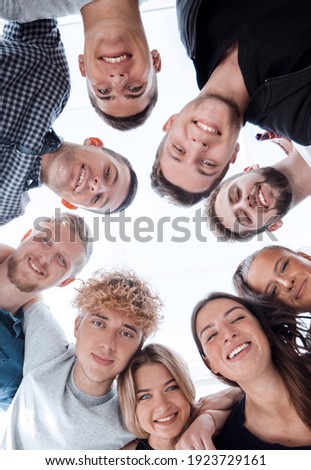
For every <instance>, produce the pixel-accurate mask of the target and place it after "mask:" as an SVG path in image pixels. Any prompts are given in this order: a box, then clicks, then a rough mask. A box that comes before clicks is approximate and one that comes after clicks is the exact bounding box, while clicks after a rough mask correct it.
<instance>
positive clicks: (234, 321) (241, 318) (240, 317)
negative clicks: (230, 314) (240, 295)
mask: <svg viewBox="0 0 311 470" xmlns="http://www.w3.org/2000/svg"><path fill="white" fill-rule="evenodd" d="M243 318H245V316H244V315H240V316H239V317H236V318H234V319H233V320H232V321H231V323H237V322H239V321H240V320H243Z"/></svg>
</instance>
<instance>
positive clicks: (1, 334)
mask: <svg viewBox="0 0 311 470" xmlns="http://www.w3.org/2000/svg"><path fill="white" fill-rule="evenodd" d="M23 317H24V314H23V309H22V308H20V309H19V310H18V311H17V313H16V314H15V315H14V316H13V315H11V314H10V313H9V312H6V311H5V310H3V309H0V408H2V409H3V410H7V409H8V407H9V404H10V403H11V401H12V400H13V398H14V395H15V393H16V391H17V389H18V387H19V384H20V382H21V380H22V378H23V363H24V346H25V336H24V333H23V327H22V322H23Z"/></svg>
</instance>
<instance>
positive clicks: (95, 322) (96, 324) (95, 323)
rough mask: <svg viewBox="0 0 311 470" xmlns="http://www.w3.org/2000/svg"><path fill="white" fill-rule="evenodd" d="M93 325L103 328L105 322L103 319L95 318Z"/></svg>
mask: <svg viewBox="0 0 311 470" xmlns="http://www.w3.org/2000/svg"><path fill="white" fill-rule="evenodd" d="M92 323H93V325H94V326H96V327H98V328H103V327H104V323H103V322H102V321H101V320H93V322H92Z"/></svg>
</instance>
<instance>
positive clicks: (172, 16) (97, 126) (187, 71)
mask: <svg viewBox="0 0 311 470" xmlns="http://www.w3.org/2000/svg"><path fill="white" fill-rule="evenodd" d="M174 5H175V2H174V1H173V0H162V1H161V0H149V2H147V3H146V4H144V6H143V9H142V18H143V22H144V25H145V28H146V32H147V36H148V40H149V45H150V49H153V48H155V49H158V50H159V51H160V53H161V56H162V71H161V72H160V73H159V74H158V83H159V100H158V104H157V106H156V109H155V110H154V112H153V114H152V116H151V117H150V118H149V120H148V121H147V123H145V124H144V125H143V126H142V127H140V128H138V129H135V130H132V131H128V132H126V133H122V132H120V131H117V130H113V129H111V128H110V127H108V126H107V125H105V124H104V123H103V122H102V121H101V120H100V118H99V117H97V115H96V114H95V112H94V111H93V109H92V108H91V105H90V103H89V99H88V97H87V93H86V85H85V80H84V79H83V78H82V77H81V76H80V73H79V70H78V59H77V58H78V54H79V53H82V52H83V44H84V40H83V27H82V23H81V19H80V16H79V15H77V16H74V17H67V18H64V19H62V20H61V21H60V30H61V34H62V37H63V41H64V44H65V48H66V51H67V55H68V60H69V64H70V68H71V77H72V92H71V97H70V100H69V102H68V104H67V106H66V108H65V110H64V111H63V113H62V115H61V116H60V117H59V119H58V120H57V121H56V123H55V125H54V129H55V131H56V132H57V133H58V134H59V135H61V136H63V137H64V139H65V140H67V141H72V142H77V143H83V141H84V139H85V138H86V137H89V136H98V137H100V138H101V139H102V140H103V141H104V143H105V144H106V146H107V147H110V148H112V149H114V150H116V151H118V152H120V153H121V154H123V155H125V156H126V157H127V158H129V160H130V161H131V162H132V164H133V166H134V168H135V170H136V172H137V175H138V178H139V190H138V194H137V197H136V200H135V201H134V203H133V204H132V206H131V207H130V208H129V209H127V210H126V211H125V215H126V216H127V217H131V218H132V223H129V222H128V223H126V224H125V227H126V235H127V236H129V237H130V236H131V238H132V241H131V242H130V243H129V242H123V241H122V240H120V237H119V235H118V224H117V223H114V224H112V230H111V232H112V234H114V235H115V236H116V238H117V241H116V242H110V241H108V240H107V239H106V237H105V229H104V224H103V223H99V240H98V241H96V242H95V243H94V252H93V255H92V258H91V260H90V262H89V263H88V265H87V266H86V267H85V268H84V269H83V271H82V272H81V275H80V277H81V279H87V278H88V277H89V276H90V275H91V274H92V272H93V271H95V270H96V269H98V268H100V267H103V266H113V265H118V264H119V265H120V264H122V265H125V266H127V267H130V268H132V269H134V270H135V271H136V272H137V273H138V274H139V275H141V276H143V277H145V279H147V280H148V281H149V282H150V283H151V284H152V286H153V287H154V288H155V289H156V290H157V291H158V292H159V294H160V295H161V297H162V299H163V301H164V303H165V310H164V315H165V319H164V322H163V324H162V326H161V328H160V330H159V332H158V333H157V334H156V336H155V337H154V338H152V340H154V341H157V342H161V343H164V344H167V345H169V346H170V347H172V348H174V349H175V350H177V351H179V352H180V353H181V354H182V355H183V357H184V358H185V359H186V360H187V362H188V364H189V367H190V370H191V373H192V377H193V379H194V381H195V383H196V385H197V388H198V395H202V394H203V393H206V392H209V391H212V390H214V388H213V387H212V386H213V384H214V383H215V381H213V380H211V379H210V375H209V373H208V371H207V369H206V368H205V367H203V364H201V359H200V358H199V355H198V352H197V351H196V348H195V347H194V342H193V340H192V337H191V333H190V315H191V311H192V308H193V307H194V305H195V304H196V302H197V301H198V300H200V299H201V298H202V297H203V296H205V294H207V293H208V292H210V291H213V290H223V291H228V292H233V288H232V284H231V278H232V274H233V273H234V271H235V268H236V267H237V265H238V263H239V262H240V261H241V260H242V259H243V258H244V257H245V256H246V255H248V254H249V253H252V252H253V251H254V250H256V249H258V248H260V247H261V246H263V245H266V244H271V243H277V244H282V245H286V246H289V247H291V248H294V249H296V248H299V247H302V246H307V245H311V241H310V225H311V224H310V200H309V198H308V199H307V200H305V201H304V202H303V203H302V204H300V205H299V206H298V207H297V208H296V209H294V210H293V211H292V212H291V213H290V214H288V215H287V216H286V217H285V219H284V226H283V227H282V228H281V229H280V230H278V231H277V232H275V236H276V237H277V241H275V242H272V241H271V240H270V238H269V237H268V236H267V235H263V236H261V239H260V240H253V241H250V242H246V243H238V244H237V243H235V244H227V243H217V242H216V239H215V237H214V236H213V235H212V234H211V233H209V232H208V230H207V228H206V227H205V226H204V224H202V225H201V233H202V235H203V236H204V237H206V239H207V241H205V242H202V241H199V240H197V239H196V238H195V231H194V228H195V227H194V223H193V222H192V221H191V219H192V217H194V215H195V211H196V210H197V209H199V208H200V207H201V206H202V203H199V204H198V205H197V206H194V207H192V208H189V209H185V208H181V207H177V206H174V205H172V204H169V203H167V202H165V201H164V200H161V199H160V198H159V197H158V196H157V195H156V194H155V193H154V192H153V190H152V189H151V187H150V183H149V181H150V179H149V174H150V171H151V167H152V163H153V160H154V155H155V152H156V149H157V146H158V143H159V142H160V140H161V138H162V135H163V131H162V126H163V124H164V123H165V121H166V120H167V119H168V117H169V116H170V115H171V114H173V113H174V112H177V111H179V110H180V109H181V108H182V107H183V105H184V104H186V103H187V102H188V101H189V100H190V99H192V98H194V97H195V96H196V95H197V93H198V91H199V90H198V87H197V84H196V80H195V72H194V67H193V65H192V63H191V61H190V60H189V59H188V57H187V56H186V53H185V50H184V48H183V46H182V44H181V42H180V39H179V33H178V30H177V23H176V12H175V6H174ZM257 131H258V129H257V128H256V127H255V126H252V125H246V126H245V128H244V129H243V131H242V134H241V137H240V145H241V151H240V154H239V156H238V159H237V163H236V164H235V165H233V166H232V167H231V170H230V173H229V174H232V173H236V172H238V171H241V170H243V168H244V167H246V166H248V165H250V164H251V163H259V164H260V166H264V165H267V164H269V163H270V164H271V163H275V162H276V161H278V160H279V159H280V158H283V157H284V154H283V152H282V151H281V150H279V148H278V147H277V146H276V145H275V144H273V143H271V142H261V143H259V142H257V141H256V140H255V137H254V136H255V134H256V132H257ZM30 196H31V199H32V201H31V203H30V204H29V206H28V208H27V213H26V214H25V215H24V216H23V217H20V218H19V219H17V220H15V221H13V222H11V223H9V224H8V225H6V226H4V227H1V229H0V242H3V243H8V244H11V245H12V246H17V245H18V243H19V240H20V238H21V237H22V235H23V234H24V233H25V232H26V231H27V230H28V229H29V228H31V226H32V223H33V220H34V219H35V218H36V217H39V216H42V215H51V214H53V211H54V207H55V206H56V207H60V201H59V198H58V197H56V195H55V194H54V193H52V192H51V191H50V190H48V189H46V188H45V187H42V188H39V189H36V190H32V191H31V192H30ZM81 215H83V216H84V217H85V220H86V221H87V222H88V223H89V224H90V226H91V229H92V231H94V226H93V225H94V220H93V217H94V216H93V215H92V214H91V213H88V212H85V211H82V210H81ZM141 216H145V217H150V218H152V220H153V221H154V226H155V230H154V232H153V233H152V232H149V233H145V234H144V233H142V236H143V237H145V236H147V235H151V236H152V240H151V241H148V242H138V241H135V240H133V231H132V224H133V221H134V220H135V219H137V218H138V217H141ZM162 217H168V218H169V220H170V221H169V222H166V223H165V224H164V226H163V241H159V240H157V237H158V236H159V233H158V232H157V230H156V226H157V224H158V221H159V219H161V218H162ZM175 217H187V218H188V219H189V223H186V222H183V223H180V226H183V227H186V228H187V229H188V230H190V231H191V237H190V239H189V240H188V241H186V242H176V241H175V242H174V241H172V237H176V238H179V239H181V238H182V237H183V236H184V235H183V233H182V232H177V231H176V230H174V229H173V228H172V220H173V219H174V218H175ZM113 226H115V227H113ZM97 231H98V230H97ZM78 285H79V281H76V282H75V283H74V284H73V285H71V286H68V287H65V288H63V289H60V288H53V289H50V290H49V291H47V292H46V293H45V294H44V299H45V301H46V302H47V304H48V305H49V306H50V308H51V310H52V312H53V314H54V315H55V316H56V317H57V319H58V320H59V321H60V323H61V324H62V325H63V327H64V328H65V330H66V331H67V334H68V337H69V338H70V339H73V333H72V332H73V320H74V316H75V312H74V310H73V308H72V307H71V300H72V299H73V296H74V294H75V290H74V288H75V287H77V286H78Z"/></svg>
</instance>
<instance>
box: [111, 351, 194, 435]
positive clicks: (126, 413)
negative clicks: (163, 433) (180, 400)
mask: <svg viewBox="0 0 311 470" xmlns="http://www.w3.org/2000/svg"><path fill="white" fill-rule="evenodd" d="M145 364H162V365H163V366H164V367H166V368H167V369H168V371H169V372H170V373H171V375H172V377H173V378H174V379H175V381H176V383H177V385H178V387H179V389H180V391H181V392H182V393H183V395H184V397H185V398H186V400H187V401H188V402H189V405H190V411H192V410H193V408H194V402H195V387H194V385H193V382H192V380H191V376H190V372H189V369H188V366H187V364H186V362H185V361H184V359H183V358H182V357H181V356H180V355H179V354H177V353H176V352H175V351H173V350H172V349H170V348H168V347H166V346H163V345H161V344H156V343H151V344H148V345H147V346H145V347H144V348H143V349H142V350H140V351H138V352H137V353H136V354H135V356H134V357H133V358H132V360H131V362H130V364H129V365H128V367H127V368H126V369H125V370H124V371H122V372H121V374H120V375H119V377H118V397H119V403H120V408H121V413H122V416H123V419H124V422H125V425H126V427H127V428H128V430H129V431H130V432H132V433H133V434H134V435H135V436H136V437H139V438H141V439H146V438H148V437H149V434H148V433H146V431H145V430H144V429H143V428H142V426H141V424H140V423H139V420H138V417H137V414H136V408H137V396H136V388H135V381H134V375H135V372H136V371H137V370H138V369H140V367H142V366H144V365H145ZM190 420H191V413H190V414H189V419H188V422H187V424H186V427H187V426H188V425H189V424H190Z"/></svg>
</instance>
